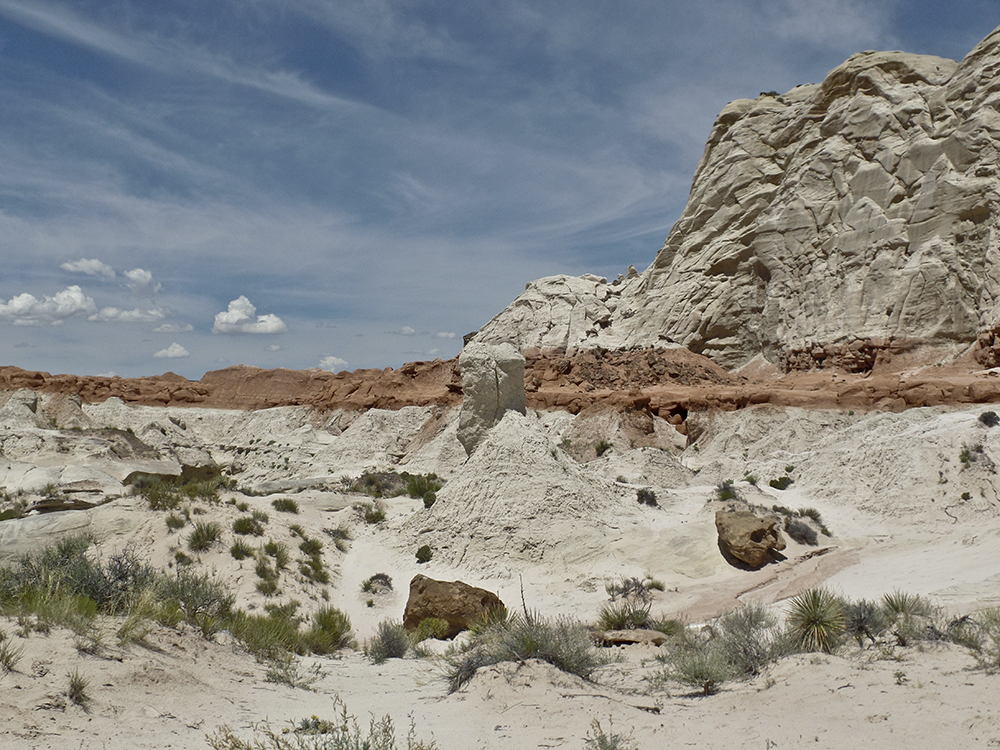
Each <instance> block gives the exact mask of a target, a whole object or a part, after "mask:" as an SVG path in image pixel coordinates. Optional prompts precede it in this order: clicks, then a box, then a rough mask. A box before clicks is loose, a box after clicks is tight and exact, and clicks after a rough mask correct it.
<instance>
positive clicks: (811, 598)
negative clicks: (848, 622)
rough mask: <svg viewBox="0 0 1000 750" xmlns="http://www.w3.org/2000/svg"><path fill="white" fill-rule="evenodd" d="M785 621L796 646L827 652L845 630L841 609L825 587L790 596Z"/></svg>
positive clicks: (838, 601)
mask: <svg viewBox="0 0 1000 750" xmlns="http://www.w3.org/2000/svg"><path fill="white" fill-rule="evenodd" d="M786 622H787V625H788V629H789V632H790V634H791V636H792V638H793V640H794V642H795V644H796V645H797V646H799V647H800V648H802V649H803V650H805V651H825V652H827V653H829V652H831V651H832V650H833V649H834V647H835V646H836V645H837V642H838V639H839V637H840V635H841V634H842V633H843V632H844V627H845V620H844V610H843V606H842V605H841V602H840V600H839V599H838V598H837V597H836V596H834V595H833V594H832V593H830V592H829V591H827V590H826V589H822V588H820V589H809V590H808V591H805V592H803V593H801V594H799V595H798V596H796V597H794V598H793V599H792V600H791V602H790V605H789V610H788V614H787V617H786Z"/></svg>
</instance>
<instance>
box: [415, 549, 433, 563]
mask: <svg viewBox="0 0 1000 750" xmlns="http://www.w3.org/2000/svg"><path fill="white" fill-rule="evenodd" d="M432 557H434V552H433V551H432V550H431V548H430V545H427V544H424V545H421V547H420V548H419V549H418V550H417V562H418V563H420V564H421V565H423V564H424V563H428V562H430V561H431V558H432Z"/></svg>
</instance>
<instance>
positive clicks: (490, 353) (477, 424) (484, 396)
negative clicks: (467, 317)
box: [458, 343, 527, 455]
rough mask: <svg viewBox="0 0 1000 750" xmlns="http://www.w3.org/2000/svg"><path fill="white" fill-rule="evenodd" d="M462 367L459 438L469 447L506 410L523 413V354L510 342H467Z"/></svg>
mask: <svg viewBox="0 0 1000 750" xmlns="http://www.w3.org/2000/svg"><path fill="white" fill-rule="evenodd" d="M458 366H459V368H460V369H461V371H462V392H463V394H464V395H463V399H462V411H461V413H460V415H459V420H458V440H459V442H460V443H462V446H463V447H464V448H465V452H466V453H467V454H469V455H472V451H474V450H475V449H476V446H477V445H479V443H480V442H481V441H482V439H483V438H484V437H485V436H486V432H487V431H488V430H489V429H490V428H491V427H493V426H494V425H495V424H496V423H497V422H499V421H500V420H501V419H503V415H504V413H505V412H507V411H516V412H520V413H521V414H524V413H525V411H526V409H527V400H526V396H525V392H524V357H522V356H521V354H519V353H518V351H517V350H516V349H515V348H514V347H513V346H512V345H510V344H500V345H499V346H488V345H486V344H475V343H473V344H469V345H468V346H467V347H465V349H464V350H463V351H462V354H461V355H460V356H459V358H458Z"/></svg>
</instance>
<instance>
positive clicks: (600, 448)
mask: <svg viewBox="0 0 1000 750" xmlns="http://www.w3.org/2000/svg"><path fill="white" fill-rule="evenodd" d="M611 448H612V445H611V443H609V442H608V441H607V440H601V441H599V442H598V443H597V445H595V446H594V453H596V454H597V455H598V457H600V456H603V455H604V454H605V453H607V452H608V451H609V450H611Z"/></svg>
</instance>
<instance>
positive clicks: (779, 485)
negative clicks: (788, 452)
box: [768, 476, 792, 490]
mask: <svg viewBox="0 0 1000 750" xmlns="http://www.w3.org/2000/svg"><path fill="white" fill-rule="evenodd" d="M768 484H769V485H771V486H772V487H774V489H776V490H787V489H788V487H789V486H790V485H791V484H792V478H791V477H790V476H783V477H778V478H777V479H772V480H771V481H770V482H768Z"/></svg>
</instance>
